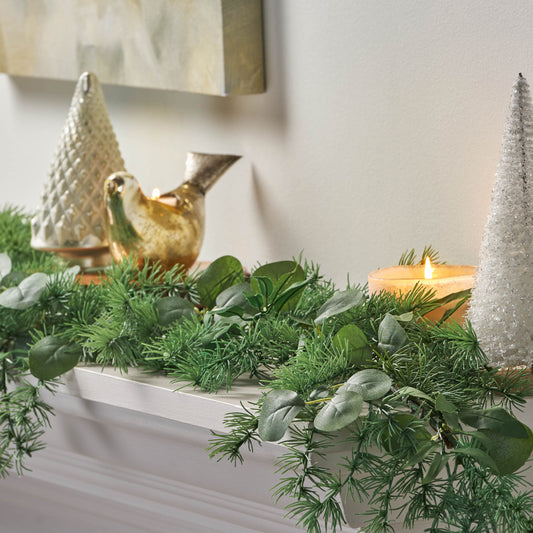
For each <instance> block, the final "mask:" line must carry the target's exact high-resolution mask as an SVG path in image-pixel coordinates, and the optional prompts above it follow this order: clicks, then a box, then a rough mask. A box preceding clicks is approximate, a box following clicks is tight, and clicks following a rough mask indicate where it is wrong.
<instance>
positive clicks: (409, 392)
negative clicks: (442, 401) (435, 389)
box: [394, 387, 435, 403]
mask: <svg viewBox="0 0 533 533" xmlns="http://www.w3.org/2000/svg"><path fill="white" fill-rule="evenodd" d="M398 396H412V397H413V398H421V399H423V400H427V401H428V402H431V403H435V400H434V399H433V398H432V397H431V396H429V395H428V394H426V393H425V392H422V391H421V390H418V389H415V388H414V387H402V388H401V389H398V390H397V391H396V392H395V393H394V397H398Z"/></svg>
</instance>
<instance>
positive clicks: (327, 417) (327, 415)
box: [314, 390, 363, 431]
mask: <svg viewBox="0 0 533 533" xmlns="http://www.w3.org/2000/svg"><path fill="white" fill-rule="evenodd" d="M362 409H363V397H362V396H361V395H360V394H359V393H358V392H351V391H340V390H339V391H338V392H337V394H335V396H333V398H332V399H331V400H330V401H329V402H327V403H326V405H324V407H322V409H320V411H319V412H318V414H317V415H316V417H315V421H314V425H315V427H316V428H317V429H318V430H320V431H337V430H339V429H342V428H343V427H346V426H347V425H348V424H350V423H352V422H353V421H354V420H357V418H358V417H359V415H360V414H361V411H362Z"/></svg>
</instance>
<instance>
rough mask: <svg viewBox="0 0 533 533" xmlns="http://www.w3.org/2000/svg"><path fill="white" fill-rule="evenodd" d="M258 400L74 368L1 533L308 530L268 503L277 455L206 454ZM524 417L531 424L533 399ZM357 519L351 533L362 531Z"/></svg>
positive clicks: (240, 387)
mask: <svg viewBox="0 0 533 533" xmlns="http://www.w3.org/2000/svg"><path fill="white" fill-rule="evenodd" d="M260 394H261V392H260V388H259V387H258V385H257V383H253V382H251V381H249V380H239V381H237V383H236V384H235V386H234V387H233V388H232V390H231V391H230V392H219V393H218V394H207V393H204V392H200V391H198V390H195V389H193V388H191V387H183V388H180V384H176V383H172V381H171V380H170V379H169V378H167V377H164V376H160V375H147V374H145V373H143V372H142V371H140V370H138V369H131V370H130V371H129V373H128V374H127V375H122V374H121V373H120V372H118V371H116V370H114V369H111V368H106V369H104V370H102V369H101V367H90V366H86V367H83V366H79V367H77V368H75V369H74V370H73V371H71V372H69V373H68V374H66V375H65V376H64V378H63V382H62V384H61V385H60V386H59V389H58V392H57V393H56V394H55V395H54V396H53V397H51V396H49V397H47V398H46V399H47V401H48V402H49V403H50V404H51V405H52V406H53V407H54V411H55V416H54V417H53V418H52V428H51V429H50V430H48V431H47V433H46V435H45V436H44V438H43V440H44V442H45V443H46V448H45V449H44V450H43V451H41V452H38V453H37V454H35V456H34V457H33V458H32V459H31V464H30V465H29V466H30V467H31V469H32V470H31V471H30V472H27V473H26V474H25V475H24V476H23V477H22V478H17V477H16V476H15V475H11V476H10V477H8V478H7V479H3V480H0V516H1V517H2V518H1V521H0V533H30V532H31V533H33V532H34V531H39V533H71V532H74V531H75V532H76V533H93V532H98V533H143V532H150V533H163V532H165V533H168V532H171V533H215V532H216V533H294V532H298V531H300V532H301V531H303V530H302V529H301V528H298V527H297V526H296V525H295V524H294V522H291V521H289V520H287V519H285V518H284V514H285V511H284V510H283V506H284V502H280V503H278V504H276V503H275V502H274V500H273V499H272V497H271V488H272V487H273V486H274V485H275V484H276V483H277V482H278V481H279V480H278V478H277V476H276V474H275V470H276V467H275V463H276V460H277V457H278V456H279V454H280V453H281V452H282V451H283V448H282V447H281V446H280V445H278V444H275V443H267V444H264V445H263V446H261V447H260V448H256V450H255V451H254V453H253V454H250V453H244V456H245V462H244V465H243V466H238V467H236V468H235V467H234V466H233V465H232V464H231V463H229V462H228V461H226V460H222V461H220V462H217V461H215V460H212V459H209V457H208V453H207V452H206V448H207V446H208V441H209V438H210V437H211V431H224V426H223V423H222V421H223V419H224V416H225V415H226V414H228V413H230V412H234V411H238V410H240V409H242V407H241V402H242V403H246V402H249V401H255V400H257V398H258V397H259V396H260ZM520 418H521V419H522V420H523V421H524V422H526V423H527V424H529V425H530V426H531V425H533V406H532V405H531V400H530V401H528V405H527V407H526V409H525V411H524V413H523V415H522V416H521V417H520ZM529 477H533V474H531V475H530V476H529ZM285 503H287V502H285ZM358 510H359V511H364V510H365V509H364V508H362V507H361V506H359V507H358ZM349 520H350V525H351V526H352V527H348V526H346V527H345V528H344V529H343V532H344V533H354V532H356V531H359V529H358V527H357V526H359V525H360V524H361V522H360V521H359V520H358V519H357V517H354V516H351V517H349ZM423 527H424V526H423V525H421V526H420V528H419V529H416V530H413V531H412V533H421V532H422V531H423ZM396 532H397V533H404V531H403V529H402V528H401V527H399V526H398V527H397V530H396Z"/></svg>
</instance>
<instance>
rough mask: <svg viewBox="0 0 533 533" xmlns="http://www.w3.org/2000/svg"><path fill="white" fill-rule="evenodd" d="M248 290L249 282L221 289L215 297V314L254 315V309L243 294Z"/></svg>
mask: <svg viewBox="0 0 533 533" xmlns="http://www.w3.org/2000/svg"><path fill="white" fill-rule="evenodd" d="M249 292H250V284H249V283H247V282H243V283H238V284H237V285H232V286H231V287H228V288H227V289H225V290H223V291H222V292H221V293H220V294H219V295H218V296H217V299H216V312H217V314H219V315H222V316H231V315H238V316H240V317H242V316H245V315H249V316H252V315H254V314H255V312H256V311H255V310H254V308H253V307H252V306H251V305H250V302H249V301H248V299H247V298H246V296H245V294H247V293H249ZM239 309H240V311H239Z"/></svg>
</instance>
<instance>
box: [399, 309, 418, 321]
mask: <svg viewBox="0 0 533 533" xmlns="http://www.w3.org/2000/svg"><path fill="white" fill-rule="evenodd" d="M414 316H415V315H414V313H413V312H412V311H408V312H407V313H402V314H401V315H396V316H395V318H396V320H397V321H398V322H411V321H412V320H413V318H414Z"/></svg>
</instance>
